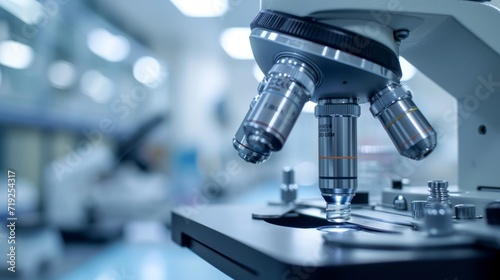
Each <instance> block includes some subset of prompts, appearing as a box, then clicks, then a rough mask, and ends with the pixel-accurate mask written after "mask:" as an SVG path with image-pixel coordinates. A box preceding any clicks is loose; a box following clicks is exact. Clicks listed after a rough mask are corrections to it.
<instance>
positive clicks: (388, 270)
mask: <svg viewBox="0 0 500 280" xmlns="http://www.w3.org/2000/svg"><path fill="white" fill-rule="evenodd" d="M262 207H263V206H235V205H213V206H212V205H210V206H205V207H203V208H200V207H198V208H193V207H183V208H178V209H176V210H174V212H173V218H172V235H173V240H174V241H175V242H176V243H178V244H179V245H181V246H184V247H188V248H189V249H190V250H192V251H193V252H195V253H196V254H198V255H199V256H200V257H202V258H203V259H205V260H206V261H207V262H209V263H211V264H212V265H214V266H215V267H217V268H218V269H220V270H221V271H223V272H224V273H226V274H227V275H229V276H230V277H233V278H236V279H326V278H332V277H335V279H344V278H347V277H349V279H361V278H363V279H365V278H369V277H377V278H379V277H381V278H383V279H417V278H419V279H422V278H423V279H493V274H494V273H495V275H497V276H498V275H499V269H498V268H495V267H494V266H495V264H497V265H498V264H499V263H500V256H499V253H498V250H496V251H495V250H490V249H487V248H480V247H479V246H475V245H473V244H471V243H469V244H468V242H467V240H466V239H462V240H461V241H460V240H459V239H457V240H459V241H457V242H455V241H451V243H450V242H449V240H450V239H449V238H443V237H441V238H442V239H439V238H438V239H436V238H431V239H432V242H434V243H440V241H441V240H442V243H443V244H447V245H446V246H430V247H426V246H421V247H419V246H414V247H413V248H412V247H411V246H409V247H406V248H405V246H404V245H403V246H391V244H388V246H371V245H370V242H369V241H370V240H372V239H373V240H375V241H374V242H375V243H376V240H377V239H378V238H380V237H382V238H387V237H389V239H388V240H391V238H393V239H394V243H395V244H397V242H400V243H401V240H405V238H408V239H407V240H408V243H409V244H411V243H412V242H413V243H415V240H418V238H420V237H414V236H413V235H412V234H411V233H410V234H408V235H405V234H406V233H392V234H389V233H380V232H376V231H373V230H365V229H366V228H365V229H361V230H358V231H357V232H356V233H355V238H358V239H359V240H360V245H359V246H356V245H353V244H352V243H350V242H349V237H348V235H342V234H339V235H336V234H335V233H334V234H333V235H334V237H335V238H333V239H329V238H328V236H329V235H330V233H328V234H327V233H325V232H324V231H320V230H318V228H320V227H321V226H325V225H328V224H329V223H328V222H327V221H325V220H323V219H319V218H314V217H311V216H307V215H303V214H300V213H299V212H300V211H297V213H292V215H289V217H288V218H280V219H275V220H273V219H267V220H258V219H253V218H252V214H253V213H255V211H257V210H259V209H260V208H262ZM305 211H307V210H305ZM361 211H369V210H361ZM353 219H354V220H355V221H356V219H357V220H359V221H361V220H362V219H363V218H359V217H358V218H355V217H353ZM410 220H411V218H410ZM271 222H272V223H271ZM273 223H274V224H273ZM374 223H378V222H377V221H374ZM277 224H281V225H277ZM284 225H289V226H284ZM343 226H345V224H344V225H343ZM349 226H352V224H351V225H348V226H346V227H345V228H346V229H343V230H348V228H349ZM394 227H395V228H397V227H400V228H404V226H402V225H395V226H394ZM388 228H389V229H390V228H391V227H388ZM408 231H412V230H411V229H410V228H408ZM343 236H346V239H347V241H345V240H342V239H343ZM398 239H399V241H398ZM326 240H329V241H326ZM364 241H368V242H366V245H364V244H365V242H364ZM454 242H455V243H454ZM401 244H404V241H403V243H401ZM415 244H417V243H415ZM422 244H423V243H422ZM496 279H500V278H496Z"/></svg>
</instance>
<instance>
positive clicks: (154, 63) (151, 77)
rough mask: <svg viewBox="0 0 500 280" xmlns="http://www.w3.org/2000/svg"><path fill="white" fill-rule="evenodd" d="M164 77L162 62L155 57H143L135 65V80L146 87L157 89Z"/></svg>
mask: <svg viewBox="0 0 500 280" xmlns="http://www.w3.org/2000/svg"><path fill="white" fill-rule="evenodd" d="M164 75H165V73H164V71H163V67H162V66H161V65H160V62H158V60H156V59H155V58H153V57H150V56H145V57H141V58H139V59H138V60H137V61H136V62H135V63H134V78H135V79H136V80H137V81H139V82H140V83H142V84H144V85H146V86H149V87H157V86H158V85H159V84H160V83H161V82H162V80H163V76H164Z"/></svg>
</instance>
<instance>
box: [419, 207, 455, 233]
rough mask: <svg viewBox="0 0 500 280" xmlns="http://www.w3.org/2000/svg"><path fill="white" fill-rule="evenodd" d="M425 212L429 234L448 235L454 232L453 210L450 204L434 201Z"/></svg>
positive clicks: (426, 227)
mask: <svg viewBox="0 0 500 280" xmlns="http://www.w3.org/2000/svg"><path fill="white" fill-rule="evenodd" d="M424 213H425V214H424V225H425V229H426V231H427V234H428V235H429V236H431V237H434V236H447V235H451V234H452V233H453V222H452V212H451V208H450V207H449V206H448V205H445V204H441V203H432V204H430V205H427V207H425V211H424Z"/></svg>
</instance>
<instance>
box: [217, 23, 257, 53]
mask: <svg viewBox="0 0 500 280" xmlns="http://www.w3.org/2000/svg"><path fill="white" fill-rule="evenodd" d="M249 36H250V28H248V27H232V28H227V29H226V30H224V31H223V32H222V34H221V35H220V38H219V42H220V44H221V46H222V48H223V49H224V51H226V53H227V54H228V55H229V56H230V57H232V58H235V59H253V53H252V47H251V46H250V41H249V39H248V37H249Z"/></svg>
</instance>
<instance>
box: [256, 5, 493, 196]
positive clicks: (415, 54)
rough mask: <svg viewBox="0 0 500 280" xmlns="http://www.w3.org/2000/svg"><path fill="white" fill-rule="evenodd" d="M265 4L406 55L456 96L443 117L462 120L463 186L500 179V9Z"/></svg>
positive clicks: (460, 169)
mask: <svg viewBox="0 0 500 280" xmlns="http://www.w3.org/2000/svg"><path fill="white" fill-rule="evenodd" d="M261 6H262V7H261V8H262V9H263V10H273V11H280V12H283V13H289V14H293V15H295V16H299V17H311V18H315V20H317V21H319V22H322V23H325V24H330V25H335V26H339V27H342V28H344V29H347V30H351V31H353V32H356V33H357V34H360V35H361V36H363V37H366V38H369V39H370V40H375V41H379V42H380V43H382V44H384V45H385V46H387V47H388V48H390V49H391V50H392V51H394V52H395V53H396V54H398V55H401V56H403V57H405V58H406V59H407V60H408V61H409V62H410V63H412V64H413V65H414V66H415V67H416V68H418V69H419V70H420V71H421V72H422V73H423V74H425V75H426V76H428V77H429V78H430V79H432V80H433V81H434V82H436V83H437V84H438V85H439V86H441V87H442V88H443V89H444V90H446V91H447V92H448V93H450V94H451V95H452V96H453V97H455V98H456V99H457V104H458V108H457V111H456V112H455V115H454V116H453V115H444V116H443V118H447V119H456V120H457V121H458V139H459V140H458V159H459V163H458V176H459V178H458V183H459V189H460V190H462V191H476V190H477V188H478V187H499V186H500V176H498V174H497V172H498V166H500V145H498V139H500V121H499V119H498V113H497V106H498V105H499V104H500V36H497V34H498V30H497V26H499V24H500V12H499V10H498V8H495V7H493V6H491V5H488V4H485V3H478V2H475V1H454V0H439V1H433V0H419V1H402V0H401V1H393V0H387V1H361V0H359V1H333V2H332V1H328V0H319V1H318V0H317V1H308V2H307V5H305V4H304V1H300V0H291V1H288V0H287V1H262V2H261ZM404 30H407V31H408V32H409V35H408V36H407V38H405V39H403V40H401V42H397V39H395V38H394V37H392V35H393V34H394V35H395V36H397V32H400V31H404ZM360 47H362V46H360ZM257 61H258V60H257ZM263 66H264V65H263ZM264 67H266V66H264ZM360 83H363V84H370V83H369V81H367V80H362V81H360ZM372 85H373V84H372ZM378 86H379V85H376V84H375V85H374V88H372V89H370V90H371V92H373V91H374V90H375V88H376V87H378ZM370 90H368V91H367V92H370ZM417 94H418V93H417ZM438 139H439V136H438ZM443 144H446V143H443Z"/></svg>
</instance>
